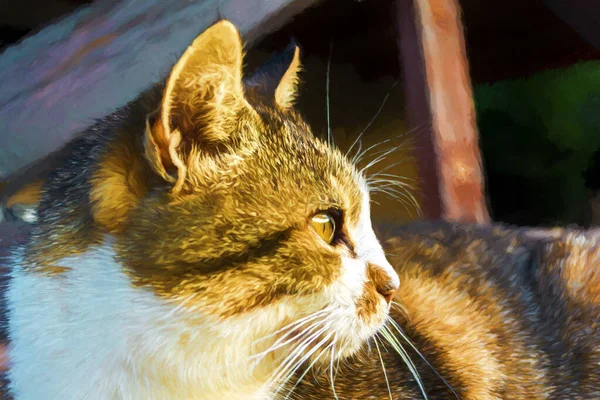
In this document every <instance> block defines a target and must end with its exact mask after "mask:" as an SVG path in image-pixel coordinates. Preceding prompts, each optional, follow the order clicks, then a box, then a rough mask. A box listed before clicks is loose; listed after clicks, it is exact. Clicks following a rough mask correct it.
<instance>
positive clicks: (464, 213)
mask: <svg viewBox="0 0 600 400" xmlns="http://www.w3.org/2000/svg"><path fill="white" fill-rule="evenodd" d="M460 18H461V17H460V9H459V5H458V3H457V1H456V0H398V22H399V24H398V25H399V29H400V31H399V46H400V51H401V55H402V59H403V65H404V74H405V81H406V90H407V113H408V118H409V120H410V121H411V124H412V125H413V126H424V127H427V128H429V129H428V131H427V134H423V135H419V136H420V139H419V140H420V142H419V143H418V146H417V148H418V151H419V154H417V157H418V159H419V164H420V177H421V180H422V182H423V183H422V188H423V194H424V200H423V202H424V209H425V210H424V212H425V213H426V215H427V217H429V218H438V217H441V218H444V219H448V220H454V221H468V222H478V223H486V222H489V214H488V211H487V205H486V199H485V191H484V176H483V171H482V164H481V155H480V151H479V143H478V133H477V127H476V123H475V108H474V103H473V97H472V88H471V81H470V78H469V68H468V61H467V56H466V50H465V43H464V33H463V27H462V23H461V19H460ZM411 36H412V38H411ZM413 38H414V39H413ZM414 43H419V44H420V48H419V46H415V45H414ZM423 88H425V89H423ZM425 94H426V95H425ZM436 202H437V203H436Z"/></svg>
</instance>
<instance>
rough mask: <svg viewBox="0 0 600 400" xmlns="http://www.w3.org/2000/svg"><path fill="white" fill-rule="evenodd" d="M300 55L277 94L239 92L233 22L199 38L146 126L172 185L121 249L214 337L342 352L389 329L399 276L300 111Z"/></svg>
mask: <svg viewBox="0 0 600 400" xmlns="http://www.w3.org/2000/svg"><path fill="white" fill-rule="evenodd" d="M293 53H294V54H293V60H291V63H290V62H288V63H287V64H286V65H285V69H284V72H285V73H283V77H281V76H279V78H278V79H277V80H276V82H275V85H274V89H273V90H272V91H271V92H269V89H268V88H269V81H268V80H269V79H271V78H270V77H269V76H268V74H264V76H263V75H259V78H260V79H264V81H260V79H259V78H256V79H254V80H253V81H252V83H251V84H247V85H245V86H244V84H243V82H242V77H241V59H242V54H241V42H240V38H239V34H238V33H237V31H236V30H235V28H233V26H232V25H231V24H229V23H226V22H221V23H219V24H216V25H214V26H213V27H212V28H210V29H209V30H207V31H206V32H205V33H204V34H203V35H201V36H200V37H199V38H198V39H196V41H195V42H194V44H193V45H192V46H191V47H190V48H189V49H188V51H187V52H186V54H185V55H184V56H183V57H182V59H181V60H180V61H179V63H178V64H177V65H176V66H175V68H174V70H173V74H172V75H171V77H170V79H169V82H168V84H167V89H166V92H165V100H163V104H162V107H163V108H162V110H161V113H160V115H158V116H156V117H155V118H154V119H151V120H149V124H148V129H147V141H146V145H147V146H146V156H147V158H148V159H149V160H150V162H151V164H152V165H153V167H154V168H155V170H156V172H157V173H158V174H159V175H162V176H163V178H165V179H166V180H167V181H170V183H169V185H170V186H169V187H172V188H173V189H172V190H171V191H169V192H166V193H165V192H161V191H157V194H154V195H151V196H148V198H147V199H146V200H144V202H143V203H142V204H141V205H140V206H139V207H137V209H136V210H135V211H134V212H133V214H132V216H131V218H130V223H129V224H128V226H127V229H126V231H125V232H124V233H123V238H124V239H123V241H122V242H121V246H120V248H119V250H118V253H119V255H120V257H121V258H122V260H123V264H124V265H125V268H126V272H127V273H128V274H129V276H130V277H131V279H132V281H133V282H134V284H135V285H138V286H142V287H145V288H148V289H150V290H152V291H153V292H154V293H155V294H156V295H157V296H159V297H161V298H163V299H165V300H166V301H171V302H174V303H176V304H180V305H182V307H184V308H185V309H187V310H189V311H191V313H192V315H194V316H195V318H197V323H199V324H204V325H206V324H213V325H214V326H215V332H218V333H216V334H223V335H226V334H230V333H231V332H238V334H242V335H244V334H245V335H248V336H249V337H251V338H253V339H257V338H260V337H265V336H268V335H270V334H272V333H274V332H277V331H278V330H281V331H280V332H279V335H280V336H281V335H283V336H285V335H287V336H285V337H287V339H290V342H291V345H290V347H291V346H293V345H294V344H295V345H299V344H307V346H309V347H310V348H315V349H317V348H320V349H325V348H327V346H329V345H330V344H331V343H333V342H334V341H335V342H336V351H337V353H336V357H338V356H340V355H342V354H343V355H347V354H351V353H353V352H355V351H356V350H357V349H358V347H359V346H360V345H362V344H363V343H364V341H365V340H366V339H367V338H369V337H370V336H371V335H373V334H374V333H375V332H376V330H377V329H378V328H379V327H380V326H381V325H382V324H383V322H384V320H385V318H386V317H387V313H388V309H389V302H390V301H391V295H392V294H393V292H394V290H395V289H396V288H397V287H398V285H399V281H398V276H397V274H396V273H395V272H394V270H393V269H392V267H391V266H390V264H389V263H388V262H387V260H386V258H385V255H384V253H383V250H382V248H381V246H380V245H379V243H378V241H377V239H376V237H375V234H374V232H373V229H372V226H371V220H370V210H369V193H368V188H367V186H366V183H365V180H364V179H363V178H362V177H361V175H360V174H359V173H358V172H357V170H356V169H355V167H354V166H353V165H352V164H351V163H350V162H349V161H348V160H347V159H346V157H344V155H342V154H341V153H340V152H339V151H338V150H336V149H334V148H332V147H331V146H329V145H328V144H326V143H324V142H323V141H321V140H319V139H316V138H315V137H314V136H313V135H312V133H311V132H310V128H309V127H308V126H307V125H306V124H305V123H304V122H303V121H302V119H301V118H300V117H299V116H298V115H297V114H296V113H295V112H294V111H293V110H292V108H291V107H292V100H293V96H294V93H295V84H296V73H297V70H298V51H297V49H296V50H295V51H294V52H293ZM269 94H270V95H271V97H272V98H273V99H274V100H272V101H267V100H265V99H268V97H269ZM303 318H304V319H303ZM309 342H310V344H308V343H309ZM317 345H318V346H317ZM316 354H318V352H317V351H315V352H314V355H316ZM326 358H327V357H326Z"/></svg>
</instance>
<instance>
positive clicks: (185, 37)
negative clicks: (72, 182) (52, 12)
mask: <svg viewBox="0 0 600 400" xmlns="http://www.w3.org/2000/svg"><path fill="white" fill-rule="evenodd" d="M317 2H318V0H198V1H189V0H168V1H166V0H124V1H119V2H115V1H111V0H100V1H97V2H94V3H93V5H91V6H89V7H85V8H82V9H80V10H78V11H76V12H75V13H73V14H71V15H70V16H68V17H66V18H65V19H63V20H61V21H58V22H56V23H54V24H52V25H50V26H48V27H46V28H44V29H43V30H41V31H39V32H38V33H37V34H35V35H33V36H31V37H28V38H26V39H25V40H23V41H21V42H20V43H18V44H16V45H15V46H12V47H9V48H8V49H6V50H5V51H4V52H3V53H2V54H0V87H1V88H2V89H1V90H0V143H1V146H0V180H4V179H7V177H9V176H11V175H12V174H14V173H15V172H16V171H18V170H19V169H21V168H23V167H25V166H27V165H30V164H31V163H32V162H34V161H36V160H39V159H41V158H42V157H44V156H45V155H47V154H48V153H50V152H52V151H54V150H57V149H59V148H60V147H61V146H62V145H63V144H64V143H65V142H67V141H68V140H70V139H72V138H73V137H74V136H75V135H76V134H77V133H78V132H79V131H81V130H82V129H84V128H85V127H87V126H88V125H90V123H91V122H93V120H94V119H97V118H100V117H103V116H105V115H107V114H109V113H110V112H112V111H113V110H115V109H116V108H118V107H120V106H122V105H124V104H126V103H127V102H128V101H130V100H132V99H133V98H134V97H135V96H136V95H137V94H138V93H140V92H141V91H142V90H143V89H145V88H146V87H148V86H149V85H150V84H151V83H153V82H156V81H157V80H159V79H160V78H161V77H162V76H163V75H165V74H166V73H167V72H168V70H169V69H170V67H172V65H173V64H174V63H175V61H176V60H177V57H178V56H179V55H180V54H181V53H182V52H183V51H184V50H185V48H186V47H187V46H188V44H189V43H191V41H192V40H193V39H194V38H195V37H196V36H197V35H198V34H200V33H201V32H202V31H203V30H204V29H206V28H207V27H208V26H210V25H211V24H212V23H214V22H215V21H217V20H218V19H220V18H226V19H229V20H231V21H232V22H233V23H235V24H236V25H237V26H238V27H239V29H240V31H241V33H242V35H243V37H244V39H245V41H246V42H247V43H248V44H250V45H251V44H252V43H255V42H256V41H257V40H258V39H260V38H261V37H263V36H264V35H266V34H268V33H270V32H272V31H274V30H276V29H278V28H279V27H280V26H281V25H282V24H284V23H285V22H286V21H288V20H289V18H291V17H292V16H294V15H295V14H297V13H299V12H300V11H302V10H303V9H304V8H306V7H309V6H311V5H313V4H316V3H317Z"/></svg>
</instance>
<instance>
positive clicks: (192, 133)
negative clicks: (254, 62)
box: [146, 21, 249, 187]
mask: <svg viewBox="0 0 600 400" xmlns="http://www.w3.org/2000/svg"><path fill="white" fill-rule="evenodd" d="M242 59H243V54H242V40H241V37H240V34H239V32H238V30H237V29H236V27H235V26H234V25H233V24H232V23H231V22H229V21H220V22H218V23H216V24H214V25H212V26H211V27H210V28H208V29H207V30H206V31H204V32H203V33H202V34H201V35H200V36H198V37H197V38H196V39H195V40H194V42H193V43H192V44H191V45H190V46H189V47H188V49H187V50H186V51H185V53H184V54H183V56H181V58H180V59H179V61H178V62H177V63H176V64H175V66H174V67H173V69H172V71H171V75H170V76H169V78H168V80H167V84H166V87H165V90H164V94H163V99H162V102H161V107H160V111H159V114H158V115H157V117H156V119H155V120H154V122H153V123H152V124H149V126H148V127H147V129H146V156H147V158H148V159H149V160H150V163H151V164H152V166H153V167H154V169H155V170H156V171H157V172H158V173H159V174H160V175H162V176H163V177H164V178H166V179H167V180H171V181H174V178H173V177H172V176H173V173H174V172H175V173H176V174H175V175H176V176H177V186H179V187H181V185H182V184H183V180H184V179H185V173H186V163H187V159H186V156H187V154H186V153H189V151H190V149H192V148H194V147H195V148H202V147H203V146H210V145H214V144H217V143H219V142H222V141H224V140H226V139H227V138H228V137H229V135H230V134H231V133H232V132H233V130H234V128H235V126H236V123H237V118H236V117H237V115H238V113H239V112H240V110H241V109H242V108H244V107H249V106H248V103H247V102H246V100H245V98H244V89H243V83H242Z"/></svg>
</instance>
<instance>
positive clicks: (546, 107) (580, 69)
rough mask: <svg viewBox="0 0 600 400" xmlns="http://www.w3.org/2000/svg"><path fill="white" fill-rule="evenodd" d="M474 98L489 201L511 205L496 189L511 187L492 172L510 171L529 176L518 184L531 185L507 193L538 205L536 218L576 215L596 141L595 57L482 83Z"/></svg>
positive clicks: (599, 97)
mask: <svg viewBox="0 0 600 400" xmlns="http://www.w3.org/2000/svg"><path fill="white" fill-rule="evenodd" d="M475 103H476V109H477V118H478V125H479V131H480V135H481V136H480V140H481V147H482V150H483V155H484V158H485V164H486V165H485V167H486V170H487V172H488V176H489V182H488V185H489V186H490V192H491V201H492V209H493V210H494V211H497V212H498V213H499V214H502V213H506V212H508V211H507V210H501V208H502V207H503V201H502V200H501V199H495V197H498V196H495V194H494V191H495V192H496V194H497V195H499V196H507V195H509V193H506V192H510V188H500V187H497V185H496V187H494V185H495V182H494V179H495V180H496V182H499V181H503V182H505V183H506V182H507V181H510V177H514V178H515V179H519V180H521V181H522V182H529V184H526V185H524V186H521V192H523V191H524V190H525V191H527V190H531V191H535V193H512V195H513V196H523V199H524V202H525V204H522V206H523V207H525V208H527V207H531V208H534V207H537V208H538V211H540V210H543V212H542V214H543V215H540V216H539V218H540V220H539V221H538V222H540V223H570V222H581V217H582V212H581V210H582V207H585V204H586V202H587V191H586V187H585V180H584V174H585V172H586V170H587V169H588V167H589V166H590V163H591V161H592V157H593V156H594V153H595V152H597V151H598V150H599V149H600V62H597V61H593V62H585V63H580V64H576V65H573V66H571V67H569V68H566V69H560V70H548V71H544V72H541V73H538V74H536V75H534V76H532V77H530V78H527V79H520V80H511V81H502V82H496V83H494V84H491V85H488V84H486V85H480V86H478V87H476V88H475ZM498 177H502V179H500V178H498ZM599 179H600V177H599ZM527 187H530V188H531V189H527ZM523 188H524V189H523ZM527 199H529V201H530V202H531V204H526V203H527ZM494 203H496V204H494ZM504 203H506V202H504ZM515 207H518V206H517V205H515V206H514V207H513V208H515ZM498 216H499V215H497V217H498ZM499 219H501V218H499ZM508 222H513V223H519V222H520V221H508ZM528 222H529V223H531V221H528ZM533 222H535V221H533Z"/></svg>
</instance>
